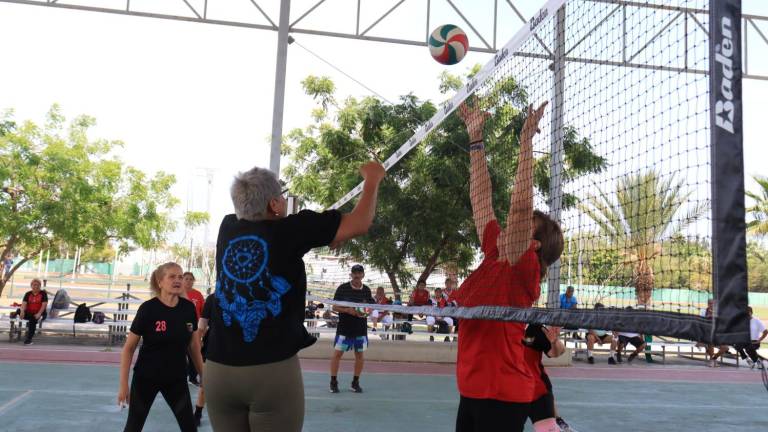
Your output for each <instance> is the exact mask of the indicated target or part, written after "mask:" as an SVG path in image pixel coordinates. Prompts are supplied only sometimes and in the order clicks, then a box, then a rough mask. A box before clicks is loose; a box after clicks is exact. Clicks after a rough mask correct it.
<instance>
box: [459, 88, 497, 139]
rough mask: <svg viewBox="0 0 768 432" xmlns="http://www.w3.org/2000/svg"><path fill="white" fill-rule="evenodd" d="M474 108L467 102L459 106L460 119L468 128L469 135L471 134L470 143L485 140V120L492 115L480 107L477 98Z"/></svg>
mask: <svg viewBox="0 0 768 432" xmlns="http://www.w3.org/2000/svg"><path fill="white" fill-rule="evenodd" d="M473 100H474V103H473V105H474V106H469V105H468V104H467V102H464V103H463V104H461V105H460V106H459V118H461V119H462V120H463V121H464V124H465V125H466V126H467V133H468V134H469V141H470V142H473V141H480V140H481V139H483V127H485V120H486V119H487V118H488V117H490V116H491V114H489V113H487V112H485V111H483V110H481V109H480V107H479V106H478V102H477V98H475V99H473Z"/></svg>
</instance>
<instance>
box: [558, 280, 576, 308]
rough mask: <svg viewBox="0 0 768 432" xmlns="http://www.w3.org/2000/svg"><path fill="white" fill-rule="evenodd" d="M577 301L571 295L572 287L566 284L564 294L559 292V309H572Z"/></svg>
mask: <svg viewBox="0 0 768 432" xmlns="http://www.w3.org/2000/svg"><path fill="white" fill-rule="evenodd" d="M578 304H579V302H578V301H577V300H576V297H574V295H573V287H572V286H570V285H568V288H566V289H565V294H560V309H573V308H575V307H576V305H578Z"/></svg>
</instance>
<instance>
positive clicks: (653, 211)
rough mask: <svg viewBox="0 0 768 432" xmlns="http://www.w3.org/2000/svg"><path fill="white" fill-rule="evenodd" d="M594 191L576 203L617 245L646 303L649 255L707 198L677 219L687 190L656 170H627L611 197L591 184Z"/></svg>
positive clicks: (692, 216) (650, 276) (691, 218)
mask: <svg viewBox="0 0 768 432" xmlns="http://www.w3.org/2000/svg"><path fill="white" fill-rule="evenodd" d="M595 188H596V189H597V191H598V195H597V196H595V195H591V196H589V197H588V199H587V201H586V203H582V204H580V205H579V208H580V209H581V211H583V212H584V213H585V214H586V215H587V216H589V218H590V219H592V220H593V221H594V222H595V223H596V224H597V226H598V229H599V231H600V234H602V235H603V236H605V237H606V238H607V239H608V241H609V244H610V245H611V246H612V247H613V248H616V249H619V250H621V253H622V255H623V257H624V264H625V265H629V266H631V267H632V272H633V273H632V283H633V285H634V286H635V294H636V296H637V301H638V303H639V304H643V305H648V304H649V303H650V300H651V296H652V295H653V287H654V272H653V268H652V267H651V260H652V259H653V258H654V257H656V256H657V255H659V254H660V253H661V252H662V250H661V241H662V239H663V238H665V237H672V236H675V235H677V234H680V233H682V232H683V230H684V229H685V228H686V227H687V226H689V225H690V224H691V223H693V222H695V221H696V220H697V219H698V218H699V217H701V216H702V215H703V214H704V213H705V212H706V211H707V210H708V209H709V202H699V203H694V204H692V205H691V206H689V208H688V213H686V214H685V215H683V216H682V217H680V218H676V215H677V214H678V212H679V211H680V210H681V209H683V206H684V205H685V204H687V203H688V198H689V197H690V196H691V192H686V191H685V190H684V189H683V181H682V180H681V181H679V182H677V181H675V179H674V176H671V175H670V176H669V177H668V178H667V179H666V180H665V179H662V178H661V176H660V175H659V173H657V172H656V171H648V172H645V173H640V174H629V175H626V176H624V177H621V178H619V179H618V180H617V181H616V189H615V192H614V195H613V196H609V195H608V194H607V193H606V192H604V191H603V190H601V189H600V187H599V186H597V185H595Z"/></svg>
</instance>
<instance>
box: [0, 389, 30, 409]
mask: <svg viewBox="0 0 768 432" xmlns="http://www.w3.org/2000/svg"><path fill="white" fill-rule="evenodd" d="M0 390H3V389H2V388H0ZM9 391H23V393H22V394H20V395H18V396H16V397H15V398H13V399H11V400H9V401H8V402H6V403H4V404H3V405H0V416H2V415H4V414H5V413H6V412H8V410H9V409H11V408H13V407H15V406H16V405H18V404H19V403H21V402H23V401H24V400H25V399H27V398H29V396H30V395H31V394H32V393H34V392H35V390H32V389H18V390H9Z"/></svg>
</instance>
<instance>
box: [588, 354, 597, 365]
mask: <svg viewBox="0 0 768 432" xmlns="http://www.w3.org/2000/svg"><path fill="white" fill-rule="evenodd" d="M587 363H589V364H595V358H594V357H592V356H589V358H587Z"/></svg>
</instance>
